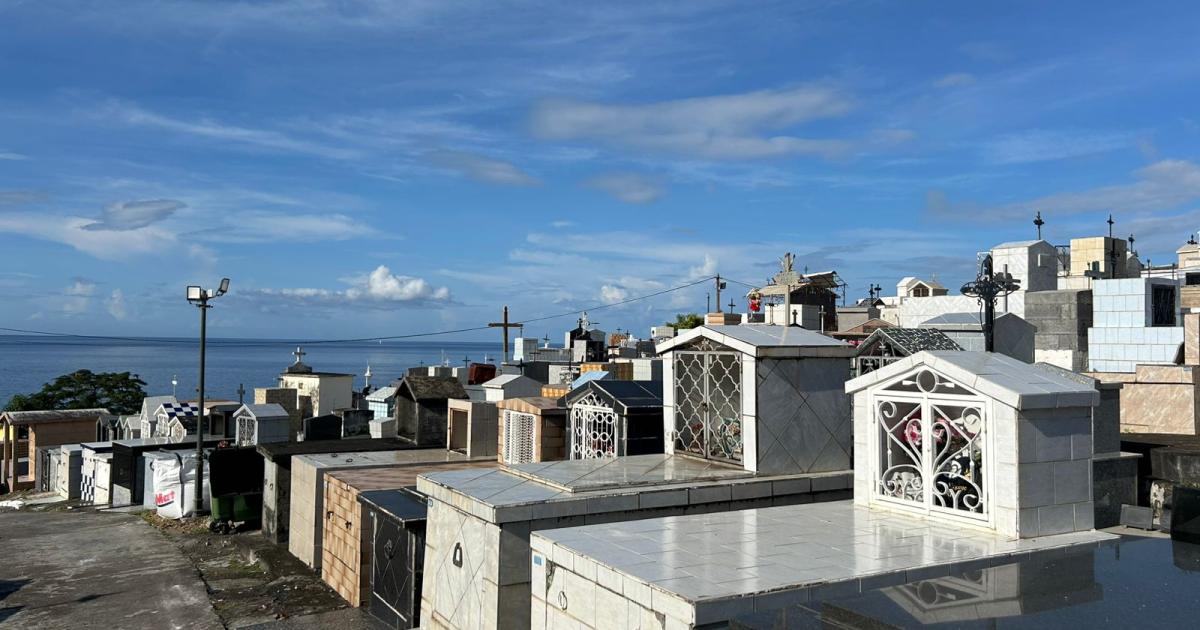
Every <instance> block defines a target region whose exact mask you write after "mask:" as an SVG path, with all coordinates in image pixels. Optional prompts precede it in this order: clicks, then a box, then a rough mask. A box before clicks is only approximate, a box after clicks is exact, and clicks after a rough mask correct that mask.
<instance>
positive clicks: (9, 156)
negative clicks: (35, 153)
mask: <svg viewBox="0 0 1200 630" xmlns="http://www.w3.org/2000/svg"><path fill="white" fill-rule="evenodd" d="M28 159H29V156H28V155H23V154H21V153H14V152H13V151H0V160H13V161H17V160H28Z"/></svg>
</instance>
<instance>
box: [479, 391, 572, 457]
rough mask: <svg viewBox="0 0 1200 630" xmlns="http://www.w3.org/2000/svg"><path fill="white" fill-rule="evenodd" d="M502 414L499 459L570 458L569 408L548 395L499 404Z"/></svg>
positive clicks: (516, 399)
mask: <svg viewBox="0 0 1200 630" xmlns="http://www.w3.org/2000/svg"><path fill="white" fill-rule="evenodd" d="M496 407H497V409H498V411H499V414H500V422H499V435H498V442H499V451H500V452H499V458H498V459H499V460H500V463H502V464H509V465H513V464H530V463H535V462H549V461H557V460H561V459H566V458H567V437H566V436H567V410H566V409H564V408H563V407H560V406H559V405H558V401H557V400H556V399H553V398H546V397H544V396H532V397H529V398H510V399H508V400H502V401H500V402H498V403H496Z"/></svg>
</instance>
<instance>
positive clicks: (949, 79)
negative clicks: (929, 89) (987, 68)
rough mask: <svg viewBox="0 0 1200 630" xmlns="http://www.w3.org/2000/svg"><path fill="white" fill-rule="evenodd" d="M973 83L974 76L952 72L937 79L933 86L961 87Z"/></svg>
mask: <svg viewBox="0 0 1200 630" xmlns="http://www.w3.org/2000/svg"><path fill="white" fill-rule="evenodd" d="M974 82H975V75H973V74H970V73H967V72H952V73H950V74H947V75H946V76H944V77H942V78H940V79H938V80H937V81H935V82H934V83H933V84H934V85H936V86H938V87H940V88H950V87H962V86H964V85H971V84H972V83H974Z"/></svg>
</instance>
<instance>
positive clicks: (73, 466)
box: [57, 444, 83, 500]
mask: <svg viewBox="0 0 1200 630" xmlns="http://www.w3.org/2000/svg"><path fill="white" fill-rule="evenodd" d="M59 450H60V454H59V457H58V475H57V477H58V479H57V484H58V496H60V497H62V498H64V499H68V500H70V499H78V498H79V490H80V477H81V475H82V473H83V447H82V446H80V445H78V444H63V445H62V446H61V447H59Z"/></svg>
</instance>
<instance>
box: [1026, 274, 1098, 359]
mask: <svg viewBox="0 0 1200 630" xmlns="http://www.w3.org/2000/svg"><path fill="white" fill-rule="evenodd" d="M1025 320H1026V321H1027V322H1029V323H1030V324H1031V325H1032V326H1033V327H1034V328H1035V329H1036V331H1037V332H1035V333H1034V341H1033V346H1034V350H1033V359H1034V361H1036V362H1044V363H1049V364H1051V365H1057V366H1058V367H1061V368H1063V369H1065V370H1071V371H1074V372H1082V371H1085V370H1087V368H1088V342H1087V340H1088V329H1089V328H1091V326H1092V292H1091V291H1090V290H1062V291H1039V292H1036V293H1030V294H1028V295H1027V296H1025Z"/></svg>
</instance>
